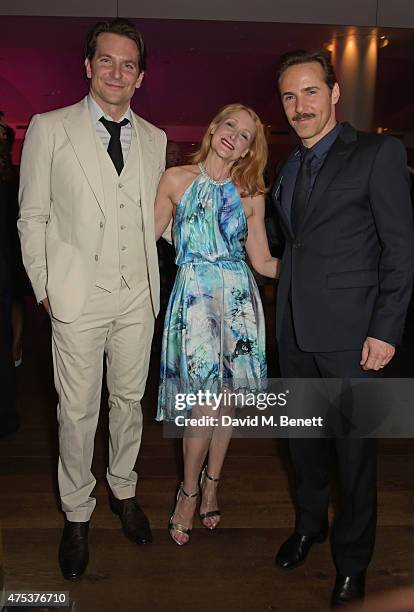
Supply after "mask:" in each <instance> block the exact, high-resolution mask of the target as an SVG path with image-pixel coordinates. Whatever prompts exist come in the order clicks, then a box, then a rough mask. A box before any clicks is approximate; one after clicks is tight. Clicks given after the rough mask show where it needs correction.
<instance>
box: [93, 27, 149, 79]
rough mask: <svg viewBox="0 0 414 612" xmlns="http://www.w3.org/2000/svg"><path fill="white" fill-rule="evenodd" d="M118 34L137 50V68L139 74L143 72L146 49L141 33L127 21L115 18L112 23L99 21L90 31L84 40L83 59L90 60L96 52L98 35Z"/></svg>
mask: <svg viewBox="0 0 414 612" xmlns="http://www.w3.org/2000/svg"><path fill="white" fill-rule="evenodd" d="M104 33H109V34H118V36H126V38H129V39H130V40H133V41H134V43H135V44H136V46H137V49H138V68H139V71H140V72H143V71H144V70H145V64H146V49H145V45H144V40H143V38H142V36H141V33H140V32H139V31H138V30H137V29H136V27H135V26H134V24H133V23H132V22H131V21H129V20H128V19H121V18H117V19H114V20H113V21H99V22H98V23H96V24H95V25H94V26H93V28H92V30H90V31H89V32H88V34H87V36H86V40H85V59H86V58H87V59H89V60H92V59H93V56H94V55H95V52H96V43H97V40H98V36H99V34H104Z"/></svg>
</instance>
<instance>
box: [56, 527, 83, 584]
mask: <svg viewBox="0 0 414 612" xmlns="http://www.w3.org/2000/svg"><path fill="white" fill-rule="evenodd" d="M88 531H89V521H86V522H85V523H75V522H71V521H66V522H65V527H64V529H63V534H62V540H61V542H60V547H59V564H60V569H61V570H62V574H63V577H64V578H65V580H79V578H80V577H81V576H82V574H83V573H84V571H85V570H86V567H87V565H88V561H89V550H88Z"/></svg>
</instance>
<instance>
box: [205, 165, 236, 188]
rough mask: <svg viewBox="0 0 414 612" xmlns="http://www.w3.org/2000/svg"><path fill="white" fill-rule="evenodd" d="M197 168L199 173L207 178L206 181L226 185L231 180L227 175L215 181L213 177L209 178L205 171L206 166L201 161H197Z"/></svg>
mask: <svg viewBox="0 0 414 612" xmlns="http://www.w3.org/2000/svg"><path fill="white" fill-rule="evenodd" d="M197 165H198V168H199V170H200V172H201V174H202V175H203V176H204V178H205V179H207V180H208V181H210V183H213V185H227V183H230V181H231V176H229V177H228V178H226V179H224V180H223V181H215V180H214V179H213V178H211V176H210V175H209V174H208V173H207V170H206V167H205V165H204V164H203V162H198V164H197Z"/></svg>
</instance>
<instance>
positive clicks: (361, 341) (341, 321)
mask: <svg viewBox="0 0 414 612" xmlns="http://www.w3.org/2000/svg"><path fill="white" fill-rule="evenodd" d="M279 88H280V94H281V98H282V103H283V106H284V110H285V113H286V116H287V119H288V121H289V123H290V125H291V126H292V127H293V129H294V130H295V132H296V133H297V135H298V136H299V138H300V144H299V146H298V147H297V148H296V149H295V150H294V151H293V153H292V155H291V156H290V158H289V159H288V160H287V162H286V163H285V165H284V166H283V168H282V170H281V172H280V174H279V177H278V178H277V180H276V183H275V187H274V189H273V198H274V201H275V205H276V207H277V209H278V214H279V218H280V221H281V225H282V228H283V232H284V234H285V239H286V245H285V250H284V255H283V260H282V271H281V276H280V281H279V288H278V301H277V336H278V344H279V359H280V367H281V374H282V376H283V377H288V378H331V377H334V378H343V379H346V378H359V377H362V378H370V377H375V376H378V375H380V373H381V371H382V369H383V368H384V367H385V366H386V365H387V363H388V362H389V361H390V360H391V359H392V357H393V355H394V352H395V346H396V345H397V344H399V343H400V341H401V337H402V334H403V329H404V322H405V316H406V310H407V307H408V304H409V300H410V295H411V290H412V277H413V270H414V253H413V247H414V230H413V220H412V209H411V204H410V195H409V182H408V173H407V169H406V159H405V151H404V148H403V146H402V145H401V143H400V142H399V141H398V140H396V139H394V138H392V137H389V136H378V135H373V134H366V133H362V132H358V131H357V130H355V129H354V128H353V127H352V126H351V125H349V124H348V123H343V124H341V123H337V121H336V117H335V108H336V103H337V102H338V100H339V95H340V91H339V85H338V83H337V81H336V78H335V74H334V71H333V68H332V66H331V64H330V62H329V59H328V58H327V56H326V55H324V54H323V53H313V54H309V53H306V52H303V51H299V52H296V53H293V54H289V56H285V58H284V61H283V63H282V66H281V69H280V73H279ZM334 442H335V447H336V454H337V459H338V469H339V476H340V485H341V494H342V495H341V497H342V503H341V508H340V512H339V515H338V516H337V518H336V521H335V525H334V528H333V534H332V535H333V538H332V540H333V556H334V561H335V565H336V569H337V577H336V582H335V587H334V590H333V593H332V605H334V606H336V605H342V604H344V603H347V602H349V601H351V600H353V599H358V598H362V597H363V596H364V589H365V573H366V568H367V566H368V564H369V561H370V559H371V556H372V552H373V547H374V539H375V530H376V447H375V440H373V439H362V438H359V439H358V438H349V437H337V438H335V440H334ZM327 446H328V440H327V439H322V438H318V439H317V438H314V439H310V438H292V439H291V440H290V451H291V457H292V461H293V464H294V468H295V472H296V496H297V521H296V528H295V531H294V533H293V534H292V535H291V536H290V538H289V539H288V540H287V541H286V542H285V543H284V544H283V545H282V547H281V548H280V550H279V552H278V554H277V556H276V564H277V565H278V566H279V567H281V568H283V569H293V568H294V567H296V566H297V565H299V564H301V563H303V562H304V560H305V559H306V556H307V554H308V552H309V549H310V547H311V546H312V544H314V543H315V542H321V541H323V540H324V539H325V538H326V535H327V530H328V503H329V476H328V467H329V460H328V456H327Z"/></svg>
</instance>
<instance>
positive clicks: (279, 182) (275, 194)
mask: <svg viewBox="0 0 414 612" xmlns="http://www.w3.org/2000/svg"><path fill="white" fill-rule="evenodd" d="M282 183H283V174H280V175H279V176H278V177H277V179H276V181H275V185H274V187H273V191H272V199H273V202H274V203H275V206H276V209H277V211H278V214H279V217H280V218H281V220H282V223H283V224H284V225H285V227H286V231H287V232H288V233H289V234H290V235H291V236H293V233H292V227H291V223H290V219H289V217H288V215H287V214H286V211H285V209H284V208H283V206H282V199H281V197H280V190H281V187H282Z"/></svg>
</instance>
